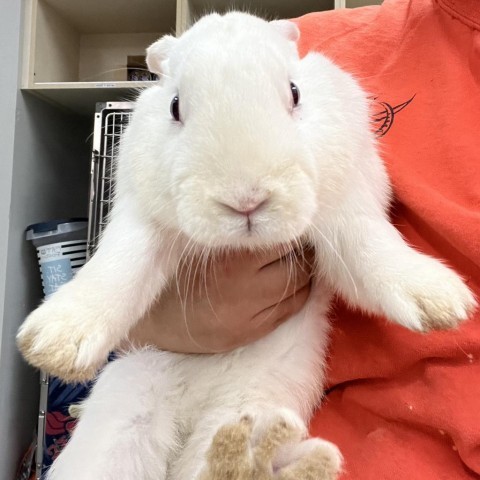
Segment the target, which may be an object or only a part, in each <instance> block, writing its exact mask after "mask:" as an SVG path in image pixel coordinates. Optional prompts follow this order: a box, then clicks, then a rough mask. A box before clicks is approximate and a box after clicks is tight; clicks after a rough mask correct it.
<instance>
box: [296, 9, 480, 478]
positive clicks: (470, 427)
mask: <svg viewBox="0 0 480 480" xmlns="http://www.w3.org/2000/svg"><path fill="white" fill-rule="evenodd" d="M296 22H297V24H298V26H299V27H300V30H301V34H302V36H301V40H300V44H299V49H300V52H301V54H305V53H306V52H308V51H310V50H317V51H321V52H324V53H326V54H327V55H328V56H330V57H331V58H332V59H333V60H335V61H336V62H337V63H338V64H339V65H341V66H343V67H344V68H345V69H347V70H348V71H350V72H352V73H353V74H354V75H355V76H356V77H357V78H358V80H359V81H360V82H361V83H362V84H363V86H364V87H365V88H366V89H367V90H368V91H369V92H370V94H371V96H372V119H373V128H374V129H375V130H377V131H378V135H379V137H380V140H379V141H380V147H381V150H382V151H383V157H384V159H385V162H386V164H387V167H388V170H389V173H390V176H391V179H392V182H393V185H394V190H395V194H396V198H397V202H396V203H395V204H394V206H393V212H392V214H393V221H394V223H395V225H397V226H398V228H399V230H400V231H401V232H402V233H403V234H404V235H405V237H406V238H407V239H408V240H409V242H410V243H411V244H413V245H415V246H416V247H418V248H419V249H420V250H422V251H424V252H427V253H430V254H433V255H435V256H437V257H441V258H444V259H446V261H447V262H448V263H449V264H450V265H451V266H453V267H454V268H455V269H456V270H457V271H458V272H459V273H460V274H462V275H463V276H464V278H465V279H466V280H467V282H468V284H469V285H470V287H471V288H472V289H473V290H474V292H475V293H476V295H477V298H478V297H480V0H436V1H434V0H410V1H408V0H386V1H385V2H384V4H383V5H382V6H381V7H366V8H362V9H353V10H342V11H332V12H325V13H319V14H311V15H308V16H305V17H302V18H300V19H297V20H296ZM300 89H301V86H300ZM329 368H330V370H329V386H330V390H329V392H328V394H327V396H326V399H325V402H324V405H323V406H322V408H321V409H320V410H319V411H318V413H317V415H316V416H315V418H314V419H313V421H312V424H311V431H312V434H314V435H318V436H321V437H324V438H326V439H329V440H331V441H333V442H335V443H336V444H337V445H338V446H339V447H340V448H341V450H342V451H343V453H344V455H345V460H346V465H345V469H346V471H345V474H344V475H343V477H342V479H344V480H347V479H352V480H353V479H355V480H364V479H375V480H382V479H388V480H397V479H399V480H400V479H402V480H403V479H409V480H417V479H418V480H430V479H431V480H443V479H445V480H463V479H474V478H477V479H478V478H480V315H479V313H478V312H477V313H476V315H475V316H474V318H472V319H471V320H470V321H469V322H467V323H465V324H464V325H462V327H461V328H460V329H459V330H457V331H450V332H437V333H431V334H428V335H421V334H416V333H412V332H409V331H407V330H405V329H402V328H401V327H399V326H395V325H392V324H388V323H387V322H386V321H385V320H384V319H375V318H368V317H362V316H361V315H360V314H352V313H351V312H350V311H348V310H346V308H344V306H342V305H338V307H337V311H336V315H335V331H334V335H333V344H332V347H331V358H330V367H329Z"/></svg>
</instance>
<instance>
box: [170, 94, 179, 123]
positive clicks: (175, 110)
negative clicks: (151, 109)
mask: <svg viewBox="0 0 480 480" xmlns="http://www.w3.org/2000/svg"><path fill="white" fill-rule="evenodd" d="M170 113H171V114H172V117H173V118H174V119H175V120H176V121H177V122H179V121H180V103H179V99H178V95H175V96H174V97H173V100H172V103H171V104H170Z"/></svg>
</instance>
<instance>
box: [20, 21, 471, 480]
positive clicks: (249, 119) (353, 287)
mask: <svg viewBox="0 0 480 480" xmlns="http://www.w3.org/2000/svg"><path fill="white" fill-rule="evenodd" d="M298 35H299V32H298V30H297V28H296V26H295V25H294V24H293V23H291V22H288V21H277V22H270V23H269V22H266V21H264V20H261V19H259V18H256V17H253V16H250V15H247V14H244V13H238V12H231V13H228V14H226V15H224V16H220V15H217V14H212V15H208V16H206V17H204V18H203V19H201V20H200V21H199V22H198V23H196V24H195V25H194V26H193V27H192V28H191V29H190V30H188V31H187V32H186V33H185V34H184V35H182V36H181V37H180V38H179V39H176V38H173V37H170V36H166V37H163V38H162V39H160V40H159V41H158V42H156V43H155V44H153V45H152V46H151V47H150V48H149V49H148V52H147V53H148V55H147V62H148V66H149V68H150V70H152V71H153V72H155V73H158V74H159V75H160V76H161V80H160V81H159V82H158V84H156V85H154V86H152V87H151V88H148V89H146V90H145V91H143V92H142V93H141V95H140V97H139V99H138V102H137V103H136V106H135V112H134V115H133V119H132V121H131V124H130V126H129V127H128V129H127V132H126V134H125V136H124V139H123V141H122V144H121V148H120V154H119V160H118V162H119V165H118V172H117V177H116V182H117V183H116V185H117V197H116V201H115V206H114V208H113V211H112V215H111V219H110V223H109V225H108V227H107V229H106V232H105V235H104V237H103V238H102V240H101V243H100V247H99V250H98V252H97V253H96V254H95V255H94V257H93V258H92V260H91V261H90V262H89V263H88V264H87V265H86V266H85V267H84V268H83V269H82V270H81V271H80V272H79V274H78V275H77V276H76V278H75V279H74V280H72V281H71V282H70V283H68V284H66V285H65V286H63V287H62V288H61V289H60V290H59V291H58V292H57V293H56V294H55V295H53V296H52V298H51V299H50V300H48V301H47V302H45V303H44V304H43V305H42V306H40V307H39V308H38V309H37V310H35V311H34V312H33V313H32V314H31V315H30V316H29V317H28V318H27V320H26V321H25V323H24V324H23V326H22V327H21V329H20V331H19V334H18V344H19V346H20V349H21V350H22V352H23V354H24V355H25V357H26V359H27V360H28V361H29V362H30V363H32V364H33V365H35V366H37V367H40V368H43V369H45V370H47V371H48V372H50V373H52V374H55V375H57V376H59V377H61V378H64V379H66V380H83V379H86V378H91V377H92V376H93V375H94V374H95V372H96V371H97V370H98V368H99V367H101V366H102V365H103V363H104V362H105V359H106V358H107V355H108V353H109V352H110V351H111V350H112V349H114V348H115V347H118V345H119V344H120V343H121V341H122V340H123V339H125V338H126V337H127V335H128V333H129V330H130V329H131V327H132V326H133V325H135V323H136V322H137V321H138V319H139V318H141V317H142V316H143V315H144V314H145V312H146V311H147V309H148V308H149V306H150V305H151V304H152V302H153V300H154V298H155V297H156V295H158V293H159V292H160V291H161V290H162V289H163V288H164V286H165V284H166V282H167V281H168V280H169V279H170V278H171V277H172V275H174V272H175V269H176V268H177V266H178V264H179V262H180V259H181V258H182V257H183V256H184V254H185V252H187V251H188V252H190V253H192V252H196V253H198V254H201V255H206V254H215V252H218V251H221V250H223V251H225V250H226V249H227V250H228V249H235V248H250V249H260V248H266V247H274V246H278V245H280V244H289V243H293V244H300V243H310V244H312V245H313V246H314V247H315V251H316V255H317V261H316V280H315V285H314V289H313V291H312V294H311V296H310V299H309V301H308V302H307V305H306V306H305V307H304V308H303V310H302V311H301V312H300V313H298V314H296V315H295V316H294V317H293V318H291V319H290V320H289V321H288V322H286V323H285V324H283V325H282V326H281V327H279V328H278V329H277V330H276V331H274V332H273V333H272V334H270V335H268V336H267V337H266V338H264V339H262V340H259V341H257V342H255V343H253V344H251V345H249V346H246V347H242V348H239V349H237V350H235V351H233V352H231V353H228V354H218V355H182V354H174V353H168V352H159V351H156V350H154V349H150V350H148V349H147V350H142V351H137V352H132V353H130V354H128V355H126V356H124V357H123V358H121V359H119V360H117V361H114V362H113V363H111V364H109V365H108V366H107V367H106V368H105V369H104V371H103V372H102V373H101V374H100V377H99V379H98V381H97V383H96V385H95V387H94V389H93V392H92V394H91V396H90V398H89V399H87V400H86V402H85V404H84V406H83V413H82V415H81V419H80V421H79V424H78V426H77V428H76V430H75V432H74V434H73V437H72V439H71V442H70V443H69V444H68V446H67V447H66V448H65V450H64V451H63V453H62V454H61V455H60V457H59V458H58V459H57V460H56V462H55V463H54V465H53V467H52V469H51V470H50V473H49V475H48V479H49V480H67V479H68V480H87V479H89V480H90V479H99V480H100V479H101V480H106V479H112V480H113V479H115V480H119V479H128V480H130V479H139V480H150V479H152V480H153V479H155V480H165V479H170V480H200V479H202V480H204V479H218V480H224V479H226V478H232V479H238V480H240V479H241V480H244V479H246V478H250V477H247V476H245V475H244V476H242V475H243V474H240V473H238V472H236V473H231V472H230V473H228V475H227V474H226V473H225V472H226V471H227V470H225V468H227V467H228V466H225V465H223V466H220V467H221V468H224V470H223V473H218V472H220V471H222V470H221V468H220V467H219V468H220V470H218V469H217V470H216V472H217V473H215V471H214V469H213V470H212V469H211V468H212V465H211V464H210V465H207V456H206V453H207V451H208V450H209V447H210V445H211V443H212V439H213V438H214V436H215V434H216V432H217V431H218V430H219V428H220V427H222V425H224V424H226V423H227V424H232V425H235V424H238V425H242V424H248V426H249V427H248V428H249V430H248V429H247V430H248V431H249V432H250V433H249V436H248V442H247V447H246V448H247V450H248V452H249V453H248V455H247V457H248V458H250V459H251V458H253V456H254V453H255V451H256V450H255V448H256V447H258V446H259V445H261V444H262V441H263V440H264V439H265V437H266V436H267V435H268V433H269V432H271V431H273V430H272V429H274V428H275V426H278V425H280V426H283V427H285V428H288V429H290V430H289V431H290V433H291V435H290V437H289V439H288V442H287V443H288V447H285V446H283V447H282V446H280V443H282V442H280V443H279V446H278V450H276V451H275V452H273V454H272V458H270V460H271V462H272V464H271V465H270V466H269V467H268V468H270V471H269V472H270V474H271V475H272V477H271V478H278V479H282V478H285V479H287V478H293V476H296V478H298V479H302V478H305V479H308V478H313V477H308V476H305V477H302V476H301V474H299V473H298V472H297V473H296V474H295V473H292V472H295V470H294V469H295V468H296V466H298V465H300V464H301V462H302V460H304V459H305V458H307V459H308V458H310V459H313V458H316V459H317V460H318V459H320V461H319V462H317V464H318V465H320V466H319V467H318V469H317V470H316V474H315V475H316V476H315V478H321V479H333V478H335V477H336V476H337V474H338V472H339V471H340V469H341V463H342V457H341V455H340V453H339V451H338V449H337V448H336V447H335V446H334V445H332V444H330V443H328V442H326V441H323V440H320V439H309V440H305V435H306V424H307V422H308V420H309V418H310V416H311V414H312V411H313V409H314V408H315V406H316V405H318V403H319V401H320V399H321V395H322V388H323V384H324V368H323V365H324V359H325V351H326V347H327V342H328V331H329V324H328V321H327V311H328V306H329V303H330V299H331V295H332V294H333V293H338V294H339V295H341V296H342V297H343V298H344V299H346V300H347V301H348V302H349V304H351V305H352V306H354V307H359V308H361V309H363V310H366V311H368V312H371V313H374V314H379V315H385V316H386V317H388V318H389V319H390V320H391V321H393V322H397V323H399V324H401V325H403V326H405V327H407V328H410V329H413V330H418V331H422V332H425V331H427V330H429V329H437V328H449V327H455V326H457V325H458V324H459V323H460V322H461V321H463V320H465V319H466V318H467V316H468V314H469V312H470V311H471V310H472V309H473V308H474V307H475V304H476V303H475V300H474V298H473V296H472V294H471V293H470V291H469V290H468V288H467V287H466V286H465V285H464V283H463V282H462V280H461V279H460V278H459V277H458V276H457V275H456V274H455V273H454V272H453V271H452V270H450V269H448V268H447V267H445V266H444V265H442V264H441V263H440V262H439V261H437V260H435V259H432V258H430V257H427V256H425V255H423V254H420V253H418V252H416V251H415V250H413V249H412V248H410V247H409V246H408V245H406V244H405V242H404V241H403V240H402V238H401V236H400V235H399V233H398V232H397V230H396V229H395V228H394V227H393V226H392V225H391V224H390V223H389V221H388V215H387V209H388V205H389V200H390V186H389V181H388V178H387V174H386V171H385V168H384V166H383V164H382V161H381V160H380V158H379V155H378V152H377V147H376V142H375V138H374V134H373V133H372V131H371V128H370V124H369V102H368V100H367V97H366V94H365V93H364V92H363V91H362V89H361V88H360V87H359V85H358V84H357V83H356V81H355V80H354V79H353V78H352V76H351V75H349V74H348V73H345V72H343V71H342V70H340V69H339V68H338V67H337V66H335V65H334V64H333V63H332V62H331V61H329V60H328V59H327V58H325V57H324V56H322V55H320V54H309V55H307V56H306V57H305V58H303V59H299V57H298V53H297V50H296V44H295V42H296V40H297V39H298ZM283 443H285V442H283ZM209 468H210V470H209ZM222 475H223V476H222ZM235 475H237V476H235ZM273 475H275V477H274V476H273ZM288 475H290V476H288ZM252 478H262V479H263V478H267V477H260V475H258V476H257V477H252ZM268 478H270V477H268Z"/></svg>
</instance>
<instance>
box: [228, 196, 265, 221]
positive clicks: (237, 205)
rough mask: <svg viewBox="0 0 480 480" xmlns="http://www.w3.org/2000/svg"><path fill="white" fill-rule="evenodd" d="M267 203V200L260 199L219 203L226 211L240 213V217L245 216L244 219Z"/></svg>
mask: <svg viewBox="0 0 480 480" xmlns="http://www.w3.org/2000/svg"><path fill="white" fill-rule="evenodd" d="M267 201H268V198H261V199H247V200H243V201H238V202H231V203H225V202H219V203H220V204H221V205H223V206H224V207H227V208H228V210H230V211H232V212H235V213H240V214H241V215H245V216H246V217H248V216H250V215H251V214H252V213H254V212H256V211H257V210H259V209H260V208H261V207H262V206H264V205H265V204H266V203H267Z"/></svg>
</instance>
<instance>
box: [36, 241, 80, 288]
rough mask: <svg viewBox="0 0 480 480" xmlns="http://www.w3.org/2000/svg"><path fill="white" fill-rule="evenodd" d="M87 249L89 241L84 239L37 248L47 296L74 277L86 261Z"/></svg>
mask: <svg viewBox="0 0 480 480" xmlns="http://www.w3.org/2000/svg"><path fill="white" fill-rule="evenodd" d="M86 250H87V242H86V241H82V240H73V241H68V242H59V243H52V244H50V245H43V246H41V247H38V248H37V252H38V262H39V264H40V270H41V274H42V283H43V293H44V295H45V297H49V296H50V295H51V294H52V293H55V292H56V291H57V290H58V289H59V288H60V287H61V286H62V285H63V284H64V283H66V282H68V281H69V280H71V279H72V278H73V276H74V274H75V273H76V271H77V270H78V269H79V268H80V267H81V266H82V265H83V264H84V263H85V257H86Z"/></svg>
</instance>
